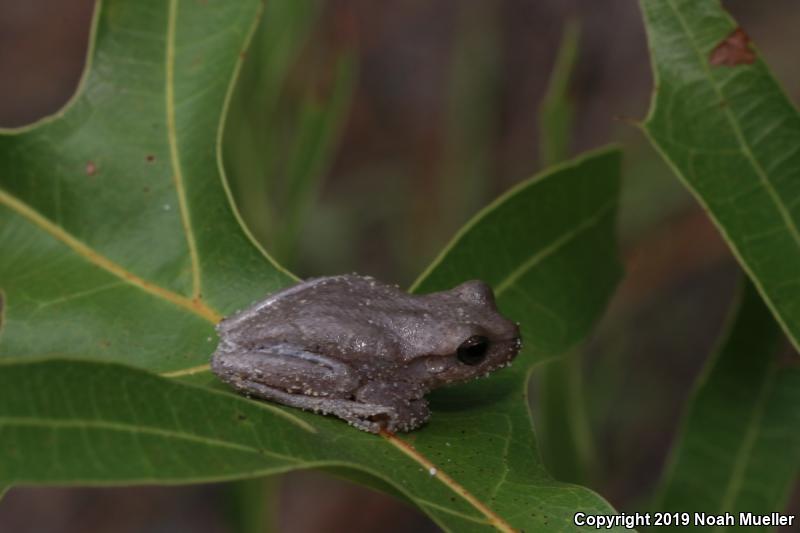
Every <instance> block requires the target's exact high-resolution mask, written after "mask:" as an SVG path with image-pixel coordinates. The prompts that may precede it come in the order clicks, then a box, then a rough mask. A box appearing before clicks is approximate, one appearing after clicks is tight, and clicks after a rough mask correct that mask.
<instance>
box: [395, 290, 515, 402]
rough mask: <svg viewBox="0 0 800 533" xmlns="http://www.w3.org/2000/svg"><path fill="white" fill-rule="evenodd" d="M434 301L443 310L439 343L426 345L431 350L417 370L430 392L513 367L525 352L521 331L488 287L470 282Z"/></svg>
mask: <svg viewBox="0 0 800 533" xmlns="http://www.w3.org/2000/svg"><path fill="white" fill-rule="evenodd" d="M428 298H429V299H430V300H432V301H435V302H436V305H435V308H437V310H438V312H436V313H435V314H436V315H438V316H436V317H435V320H436V327H435V328H432V329H435V330H436V331H435V333H434V334H435V336H436V337H437V338H436V339H433V338H427V339H425V340H424V341H423V343H422V344H423V345H424V346H427V347H428V349H429V350H428V351H427V353H420V354H419V355H418V356H417V358H416V360H415V361H414V362H413V363H412V365H411V367H412V372H413V373H414V374H415V375H416V377H417V378H421V379H422V380H423V381H424V382H425V383H426V385H427V386H428V388H433V387H437V386H439V385H443V384H447V383H455V382H460V381H466V380H468V379H471V378H475V377H478V376H485V375H487V374H489V373H490V372H493V371H494V370H497V369H498V368H502V367H504V366H508V365H509V364H510V363H511V360H512V359H514V357H516V355H517V353H519V350H520V348H521V347H522V339H521V337H520V332H519V326H518V325H517V324H516V323H514V322H512V321H511V320H509V319H507V318H506V317H504V316H503V315H501V314H500V312H499V311H498V310H497V305H496V303H495V298H494V293H493V292H492V289H491V287H489V286H488V285H487V284H486V283H484V282H482V281H477V280H476V281H468V282H466V283H463V284H461V285H459V286H457V287H455V288H453V289H452V290H449V291H444V292H439V293H433V294H430V295H428ZM431 307H434V306H431ZM431 347H435V349H433V350H430V348H431ZM423 376H424V377H423Z"/></svg>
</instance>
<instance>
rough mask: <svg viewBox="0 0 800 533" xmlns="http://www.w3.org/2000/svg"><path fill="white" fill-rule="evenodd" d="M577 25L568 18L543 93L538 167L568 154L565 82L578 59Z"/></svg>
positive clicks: (569, 113)
mask: <svg viewBox="0 0 800 533" xmlns="http://www.w3.org/2000/svg"><path fill="white" fill-rule="evenodd" d="M579 38H580V25H579V24H578V22H577V21H574V20H573V21H570V22H568V23H567V24H566V25H565V26H564V34H563V35H562V36H561V43H560V44H559V46H558V55H557V56H556V61H555V64H554V65H553V71H552V72H551V73H550V80H549V82H548V84H547V92H546V93H545V96H544V100H542V104H541V106H540V109H539V150H540V152H541V153H540V157H541V163H542V166H544V167H546V166H549V165H554V164H556V163H560V162H561V161H564V160H565V159H567V157H569V144H570V140H571V138H572V121H573V116H574V115H575V106H574V104H573V103H572V101H571V100H570V98H569V84H570V78H571V77H572V71H573V70H574V69H575V63H576V62H577V60H578V42H579Z"/></svg>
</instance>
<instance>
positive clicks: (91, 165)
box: [86, 161, 97, 176]
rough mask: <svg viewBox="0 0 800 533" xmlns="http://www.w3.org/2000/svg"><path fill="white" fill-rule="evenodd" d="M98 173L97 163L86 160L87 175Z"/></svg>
mask: <svg viewBox="0 0 800 533" xmlns="http://www.w3.org/2000/svg"><path fill="white" fill-rule="evenodd" d="M95 174H97V165H95V164H94V161H87V162H86V175H87V176H94V175H95Z"/></svg>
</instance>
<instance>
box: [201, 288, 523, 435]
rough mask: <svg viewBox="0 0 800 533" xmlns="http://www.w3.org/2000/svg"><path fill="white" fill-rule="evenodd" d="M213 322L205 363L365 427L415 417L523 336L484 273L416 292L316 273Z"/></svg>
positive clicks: (244, 384) (395, 427)
mask: <svg viewBox="0 0 800 533" xmlns="http://www.w3.org/2000/svg"><path fill="white" fill-rule="evenodd" d="M216 330H217V333H218V335H219V343H218V345H217V348H216V350H215V352H214V354H213V356H212V359H211V369H212V371H213V372H214V373H215V374H216V375H217V376H218V377H219V378H220V379H221V380H222V381H223V382H225V383H227V384H228V385H229V386H231V387H233V389H235V390H237V391H238V392H240V393H243V394H244V395H246V396H249V397H255V398H258V399H262V400H268V401H272V402H277V403H279V404H283V405H287V406H290V407H295V408H299V409H303V410H307V411H313V412H316V413H320V414H325V415H334V416H336V417H339V418H341V419H343V420H345V421H346V422H348V423H349V424H350V425H352V426H354V427H356V428H358V429H361V430H364V431H367V432H371V433H382V432H387V433H390V434H392V433H396V432H399V431H412V430H415V429H417V428H419V427H420V426H422V425H423V424H425V423H426V422H427V421H428V419H429V418H430V408H429V405H428V401H427V399H426V398H425V395H426V394H427V393H428V392H430V391H432V390H433V389H436V388H438V387H442V386H447V385H451V384H455V383H460V382H464V381H467V380H470V379H473V378H476V377H481V376H487V375H488V374H490V373H492V372H493V371H495V370H498V369H500V368H502V367H505V366H509V365H510V364H511V362H512V360H513V359H514V358H515V357H516V356H517V354H518V353H519V351H520V349H521V347H522V340H521V336H520V331H519V324H517V323H516V322H513V321H512V320H510V319H508V318H506V317H505V316H503V315H502V314H501V313H500V312H499V311H498V309H497V304H496V301H495V297H494V293H493V291H492V289H491V287H490V286H489V285H488V284H486V283H485V282H483V281H480V280H472V281H466V282H464V283H461V284H460V285H458V286H456V287H454V288H452V289H450V290H445V291H440V292H432V293H428V294H419V295H417V294H409V293H406V292H404V291H402V290H401V289H399V288H398V287H397V286H394V285H390V284H386V283H383V282H380V281H378V280H377V279H375V278H372V277H370V276H361V275H357V274H344V275H336V276H326V277H318V278H312V279H308V280H306V281H301V282H298V283H297V284H295V285H293V286H290V287H288V288H285V289H282V290H279V291H278V292H275V293H273V294H270V295H268V296H267V297H265V298H264V299H262V300H260V301H258V302H256V303H255V304H253V305H252V306H250V307H249V308H247V309H244V310H242V311H239V312H236V313H234V314H232V315H231V316H229V317H227V318H225V319H223V320H222V321H221V322H219V323H218V324H217V326H216Z"/></svg>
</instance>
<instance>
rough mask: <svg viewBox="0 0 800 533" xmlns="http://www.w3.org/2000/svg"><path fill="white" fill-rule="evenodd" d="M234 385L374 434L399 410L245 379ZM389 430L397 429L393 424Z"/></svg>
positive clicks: (268, 398) (265, 397) (251, 393)
mask: <svg viewBox="0 0 800 533" xmlns="http://www.w3.org/2000/svg"><path fill="white" fill-rule="evenodd" d="M234 386H235V387H236V388H240V389H242V390H243V391H245V392H246V393H247V394H249V395H251V396H256V397H258V398H261V399H264V400H271V401H273V402H278V403H282V404H284V405H288V406H290V407H297V408H299V409H303V410H305V411H313V412H315V413H319V414H324V415H335V416H338V417H339V418H342V419H344V420H345V421H347V422H348V423H349V424H350V425H352V426H354V427H356V428H358V429H361V430H364V431H369V432H370V433H378V432H379V431H380V430H381V429H386V428H387V426H389V425H391V424H390V421H393V420H396V419H397V412H396V411H395V409H394V408H393V407H389V406H383V405H365V404H363V403H359V402H354V401H352V400H346V399H343V398H322V397H316V396H303V395H299V394H290V393H288V392H285V391H283V390H280V389H276V388H274V387H268V386H266V385H263V384H261V383H257V382H254V381H244V382H241V384H234ZM389 429H394V428H392V427H390V428H389Z"/></svg>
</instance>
